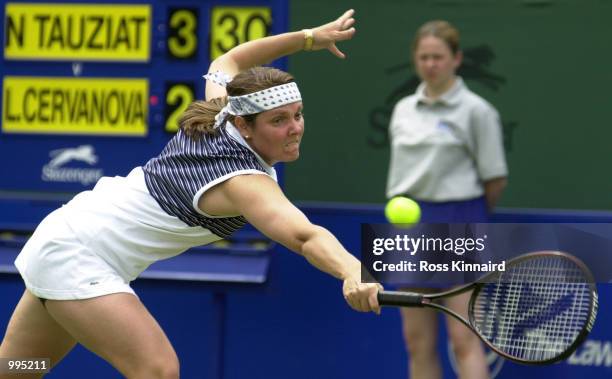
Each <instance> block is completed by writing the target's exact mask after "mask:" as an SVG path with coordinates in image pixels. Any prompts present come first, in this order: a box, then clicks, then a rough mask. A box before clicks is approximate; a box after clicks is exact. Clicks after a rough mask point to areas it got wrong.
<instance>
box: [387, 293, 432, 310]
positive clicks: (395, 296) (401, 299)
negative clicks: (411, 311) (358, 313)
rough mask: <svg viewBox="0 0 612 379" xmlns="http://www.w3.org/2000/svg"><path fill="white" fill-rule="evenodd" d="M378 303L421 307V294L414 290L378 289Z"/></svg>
mask: <svg viewBox="0 0 612 379" xmlns="http://www.w3.org/2000/svg"><path fill="white" fill-rule="evenodd" d="M377 297H378V304H380V305H391V306H396V307H422V306H423V295H422V294H420V293H414V292H401V291H380V292H378V296H377Z"/></svg>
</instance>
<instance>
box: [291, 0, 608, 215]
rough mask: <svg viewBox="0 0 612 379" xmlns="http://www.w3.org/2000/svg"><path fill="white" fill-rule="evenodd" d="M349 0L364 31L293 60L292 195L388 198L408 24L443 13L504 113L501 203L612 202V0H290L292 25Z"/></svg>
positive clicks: (325, 15) (408, 77)
mask: <svg viewBox="0 0 612 379" xmlns="http://www.w3.org/2000/svg"><path fill="white" fill-rule="evenodd" d="M349 8H354V9H355V10H356V17H357V34H356V36H355V38H354V39H353V40H352V41H349V42H346V43H344V44H342V45H341V49H342V50H343V51H345V52H346V53H347V55H348V59H347V60H345V61H342V60H338V59H336V58H335V57H333V56H332V55H331V54H328V53H326V52H315V53H300V54H297V55H294V56H293V57H291V58H290V61H289V68H290V71H291V72H292V73H293V74H294V75H295V76H296V78H297V80H298V82H299V84H300V88H301V91H302V95H303V97H304V99H305V101H304V104H305V117H306V135H305V139H304V141H303V144H302V157H301V159H300V160H299V161H297V162H294V163H291V164H288V165H287V166H286V171H285V172H286V182H285V184H286V189H287V193H288V195H289V196H290V198H292V199H293V200H300V201H332V202H357V203H381V202H383V201H384V200H385V197H384V191H385V183H386V176H387V169H388V159H389V147H388V141H387V122H388V118H389V115H390V112H391V110H392V107H393V104H394V103H395V101H396V100H397V99H399V98H401V97H402V96H406V95H408V94H410V93H411V92H412V91H413V88H414V85H415V84H416V78H415V77H414V73H413V70H412V68H411V64H410V43H411V40H412V36H413V33H414V32H415V30H416V29H417V28H418V26H420V25H421V24H422V23H423V22H425V21H428V20H430V19H436V18H438V19H439V18H441V19H446V20H449V21H450V22H452V23H453V24H455V25H456V26H457V27H458V28H459V29H460V31H461V33H462V47H463V49H464V52H465V53H466V60H465V64H464V66H463V68H462V71H461V74H462V76H464V78H465V79H466V82H467V84H468V85H469V87H470V88H471V89H472V90H474V91H475V92H477V93H478V94H480V95H481V96H483V97H485V98H486V99H487V100H489V101H490V102H491V103H493V104H494V105H495V106H496V107H497V109H498V110H499V111H500V113H501V115H502V120H503V123H504V134H505V145H506V149H507V159H508V163H509V168H510V177H509V187H508V188H507V190H506V192H505V194H504V197H503V199H502V201H501V204H500V205H501V206H505V207H535V208H573V209H607V210H609V209H612V169H611V166H612V154H611V150H612V149H611V148H610V144H611V143H612V125H611V120H612V96H611V94H610V91H611V88H612V21H610V20H611V17H612V0H556V1H552V0H551V1H546V0H539V1H537V0H531V1H528V0H505V1H497V0H438V1H436V0H378V1H365V0H354V1H346V0H336V1H329V0H327V1H323V0H309V1H298V0H294V1H293V2H292V3H291V9H290V16H291V19H290V25H291V29H301V28H304V27H310V26H317V25H319V24H321V23H322V22H326V21H328V20H331V19H333V18H334V17H336V16H337V15H340V14H341V13H342V11H344V10H345V9H349Z"/></svg>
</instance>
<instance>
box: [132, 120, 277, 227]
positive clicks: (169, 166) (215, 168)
mask: <svg viewBox="0 0 612 379" xmlns="http://www.w3.org/2000/svg"><path fill="white" fill-rule="evenodd" d="M143 171H144V173H145V181H146V184H147V188H148V190H149V193H150V194H151V196H153V198H154V199H155V200H156V201H157V203H158V204H159V205H160V207H161V208H162V209H163V210H164V211H165V212H166V213H168V214H169V215H172V216H175V217H177V218H179V219H180V220H181V221H183V222H184V223H186V224H187V225H189V226H202V227H204V228H206V229H208V230H210V231H211V232H213V233H214V234H216V235H218V236H219V237H222V238H225V237H227V236H229V235H230V234H232V233H233V232H234V231H236V230H237V229H239V228H240V227H242V226H243V225H244V224H246V222H247V221H246V219H245V218H244V217H243V216H235V217H209V216H206V215H204V214H202V213H200V212H199V211H198V210H196V209H197V201H198V198H199V197H200V195H201V194H202V193H203V192H204V191H205V190H207V189H209V188H210V187H212V186H214V185H215V184H218V183H221V182H222V181H224V180H226V179H229V178H230V177H232V176H234V175H238V174H241V173H248V172H251V173H253V172H257V173H258V172H262V173H266V174H268V175H271V176H272V177H273V178H274V179H275V180H276V173H275V172H274V168H272V167H270V166H269V165H267V164H266V163H265V162H263V160H261V159H260V158H259V157H258V156H257V155H256V154H255V153H254V152H253V151H252V150H251V148H250V147H248V145H247V144H246V142H244V140H243V139H242V137H241V136H240V134H239V133H238V131H237V130H236V129H235V128H234V126H233V125H231V124H229V123H226V125H225V127H221V128H219V129H218V133H216V134H214V135H211V134H204V135H203V136H202V137H200V138H199V139H192V138H190V137H188V136H186V135H185V133H183V131H182V130H179V132H178V133H177V134H176V135H175V136H174V137H173V138H172V139H171V140H170V141H169V142H168V144H167V145H166V147H165V148H164V149H163V151H162V152H161V154H160V155H159V156H157V157H155V158H153V159H151V160H149V161H148V162H147V164H146V165H145V166H144V167H143Z"/></svg>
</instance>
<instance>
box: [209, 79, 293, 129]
mask: <svg viewBox="0 0 612 379" xmlns="http://www.w3.org/2000/svg"><path fill="white" fill-rule="evenodd" d="M204 79H206V80H210V81H212V82H213V83H216V84H218V85H220V86H223V87H226V86H227V83H229V82H231V81H232V78H231V77H230V76H229V75H227V74H226V73H224V72H221V71H217V72H214V73H208V74H206V75H204ZM298 101H302V95H301V94H300V90H299V89H298V86H297V84H295V83H294V82H291V83H287V84H281V85H279V86H274V87H270V88H266V89H264V90H261V91H257V92H253V93H249V94H247V95H242V96H228V103H227V105H226V106H225V107H224V108H223V109H222V110H221V111H220V112H219V113H218V114H217V115H216V116H215V125H214V126H213V128H214V129H216V128H218V127H220V126H221V125H223V123H224V122H225V120H226V118H227V116H228V115H233V116H244V115H248V114H255V113H261V112H264V111H269V110H270V109H274V108H278V107H282V106H283V105H287V104H291V103H295V102H298Z"/></svg>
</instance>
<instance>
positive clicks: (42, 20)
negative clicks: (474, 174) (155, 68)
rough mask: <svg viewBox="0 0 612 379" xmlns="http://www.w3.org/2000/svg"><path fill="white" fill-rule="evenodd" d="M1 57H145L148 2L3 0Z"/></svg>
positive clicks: (148, 32) (142, 59)
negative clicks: (17, 0)
mask: <svg viewBox="0 0 612 379" xmlns="http://www.w3.org/2000/svg"><path fill="white" fill-rule="evenodd" d="M4 30H5V37H4V38H5V48H4V58H5V59H13V60H19V59H28V60H51V59H53V60H99V61H119V62H124V61H127V62H147V61H149V59H150V45H151V43H150V39H151V6H150V5H127V4H47V3H43V4H33V3H8V4H7V5H6V15H5V19H4Z"/></svg>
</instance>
